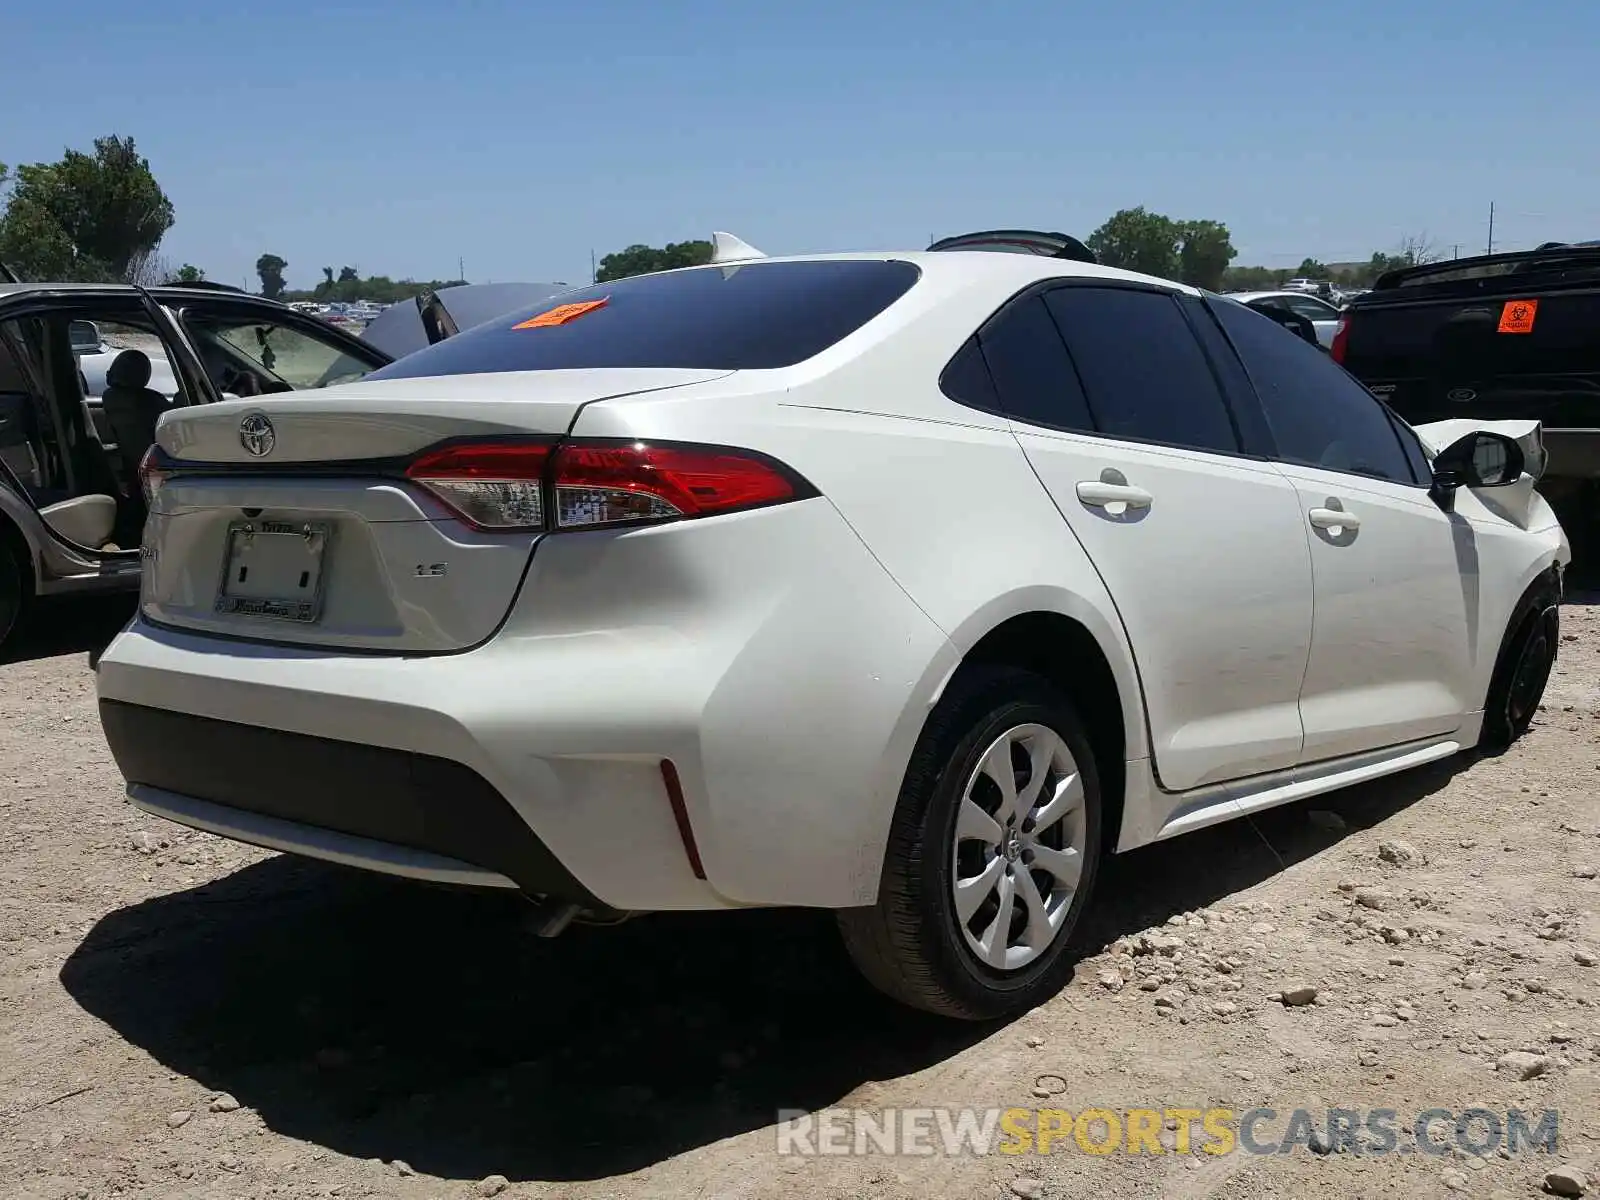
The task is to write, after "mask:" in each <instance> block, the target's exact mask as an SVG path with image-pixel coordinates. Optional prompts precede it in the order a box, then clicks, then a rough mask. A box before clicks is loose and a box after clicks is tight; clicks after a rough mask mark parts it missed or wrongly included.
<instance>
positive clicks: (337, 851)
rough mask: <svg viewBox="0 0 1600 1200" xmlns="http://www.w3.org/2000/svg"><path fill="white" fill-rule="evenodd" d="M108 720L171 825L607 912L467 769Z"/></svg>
mask: <svg viewBox="0 0 1600 1200" xmlns="http://www.w3.org/2000/svg"><path fill="white" fill-rule="evenodd" d="M100 721H101V724H102V725H103V726H104V728H105V733H106V741H107V742H108V743H109V744H110V746H111V753H112V755H113V757H115V759H116V760H117V767H118V768H119V769H120V770H121V771H122V774H123V776H124V778H126V779H127V781H128V786H129V795H130V797H131V798H132V799H133V801H134V803H135V804H137V805H138V806H139V807H141V808H143V809H145V810H146V811H149V812H154V813H156V814H158V815H160V816H164V817H167V818H168V819H169V820H174V821H179V822H181V823H183V824H188V825H195V826H197V827H200V828H204V829H208V830H210V831H211V832H213V833H221V834H223V835H225V836H228V837H233V838H236V839H238V840H239V841H245V842H251V843H254V844H256V845H265V846H268V847H270V848H272V849H279V850H291V851H294V852H297V853H301V854H307V855H310V856H312V857H316V858H326V859H330V860H332V861H336V862H345V863H348V864H350V865H355V866H363V867H367V868H369V869H372V870H379V871H387V872H389V873H391V874H397V875H409V876H413V877H415V878H421V879H430V880H434V881H437V882H445V883H461V884H471V885H478V886H488V887H508V886H514V887H518V888H521V889H522V890H523V891H525V892H528V893H529V894H531V895H537V896H547V897H550V898H552V899H556V900H563V901H571V902H572V903H575V904H581V905H583V906H584V907H585V908H590V909H600V908H604V907H605V906H604V905H603V904H602V903H601V902H600V901H599V900H598V899H597V898H596V897H595V896H594V895H593V894H592V893H590V891H589V890H588V889H587V888H585V887H584V886H583V885H582V884H581V883H579V882H578V881H577V880H576V879H574V878H573V876H572V874H571V872H569V871H568V870H567V869H566V868H565V867H563V866H562V865H561V864H560V862H558V861H557V859H556V857H555V856H554V855H553V854H551V853H550V851H549V849H548V848H547V847H546V846H545V845H544V843H543V842H541V841H540V840H539V839H538V838H537V837H536V836H535V835H534V833H533V831H532V830H531V829H529V828H528V826H527V824H526V823H525V822H523V821H522V820H520V819H519V818H518V817H517V814H516V810H515V809H513V808H512V807H511V805H510V804H509V803H507V802H506V799H505V797H503V796H501V795H500V793H499V792H497V791H495V789H494V788H493V787H492V786H490V784H489V783H488V781H487V780H485V779H484V778H483V777H482V776H481V775H479V774H477V773H476V772H475V771H473V770H471V769H470V768H468V767H464V766H462V765H461V764H460V763H455V762H450V761H449V760H447V759H443V758H435V757H433V756H431V755H426V754H414V753H411V752H409V751H405V750H389V749H385V748H383V747H379V746H362V745H358V744H356V743H354V742H341V741H335V740H333V739H331V738H322V737H310V736H307V735H305V734H298V733H285V732H283V731H282V730H277V729H261V728H257V727H254V726H250V725H238V724H234V723H232V722H228V721H216V720H212V719H210V718H208V717H196V716H190V715H189V714H187V713H178V712H171V711H167V710H164V709H159V708H148V707H145V706H143V705H138V704H124V703H121V702H119V701H116V700H102V701H101V702H100ZM201 797H204V799H201ZM329 835H332V836H329Z"/></svg>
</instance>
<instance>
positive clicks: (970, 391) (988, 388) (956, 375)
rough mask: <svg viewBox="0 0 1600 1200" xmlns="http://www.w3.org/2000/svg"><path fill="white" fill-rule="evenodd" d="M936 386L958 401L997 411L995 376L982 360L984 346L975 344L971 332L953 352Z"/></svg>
mask: <svg viewBox="0 0 1600 1200" xmlns="http://www.w3.org/2000/svg"><path fill="white" fill-rule="evenodd" d="M939 386H940V388H942V389H943V390H944V394H945V395H946V396H949V397H950V399H952V400H954V401H955V402H956V403H958V404H965V405H967V406H968V407H969V408H981V409H983V410H984V411H986V412H1000V411H1001V407H1000V397H999V396H998V395H996V394H995V390H994V380H993V379H992V378H991V377H990V375H989V368H988V366H987V364H985V363H984V361H983V350H982V348H981V347H980V346H979V345H978V335H977V334H973V335H972V336H971V337H970V338H968V339H967V344H966V345H964V346H962V347H961V349H960V350H958V351H957V352H956V356H955V357H954V358H952V359H951V360H950V362H949V365H947V366H946V367H945V369H944V374H942V375H940V376H939Z"/></svg>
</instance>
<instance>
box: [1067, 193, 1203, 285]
mask: <svg viewBox="0 0 1600 1200" xmlns="http://www.w3.org/2000/svg"><path fill="white" fill-rule="evenodd" d="M1180 237H1181V235H1180V231H1179V226H1178V223H1177V222H1176V221H1173V220H1172V219H1170V218H1168V217H1164V216H1162V215H1161V214H1160V213H1153V212H1150V211H1149V210H1147V209H1146V208H1145V207H1144V206H1143V205H1142V204H1141V205H1140V206H1139V207H1138V208H1124V209H1122V210H1121V211H1119V212H1116V213H1113V214H1112V215H1111V217H1110V218H1109V219H1108V220H1107V221H1106V223H1105V224H1104V225H1102V226H1100V228H1099V229H1096V230H1095V231H1094V232H1093V233H1091V234H1090V235H1089V238H1088V241H1087V242H1086V243H1085V244H1086V245H1087V246H1088V247H1089V249H1091V250H1093V251H1094V256H1095V257H1096V258H1097V259H1099V260H1100V261H1101V262H1102V263H1104V264H1105V265H1106V266H1108V267H1121V268H1123V269H1124V270H1128V271H1141V272H1143V273H1144V274H1146V275H1158V276H1160V277H1162V278H1163V279H1171V278H1172V277H1173V276H1174V275H1176V274H1177V273H1178V243H1179V241H1180Z"/></svg>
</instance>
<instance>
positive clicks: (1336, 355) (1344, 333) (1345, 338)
mask: <svg viewBox="0 0 1600 1200" xmlns="http://www.w3.org/2000/svg"><path fill="white" fill-rule="evenodd" d="M1349 342H1350V314H1349V313H1340V314H1339V327H1338V328H1337V329H1335V330H1334V331H1333V345H1332V346H1329V347H1328V353H1329V354H1331V355H1333V361H1334V362H1336V363H1338V364H1339V365H1340V366H1343V365H1344V356H1345V353H1346V351H1347V350H1348V349H1349Z"/></svg>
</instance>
